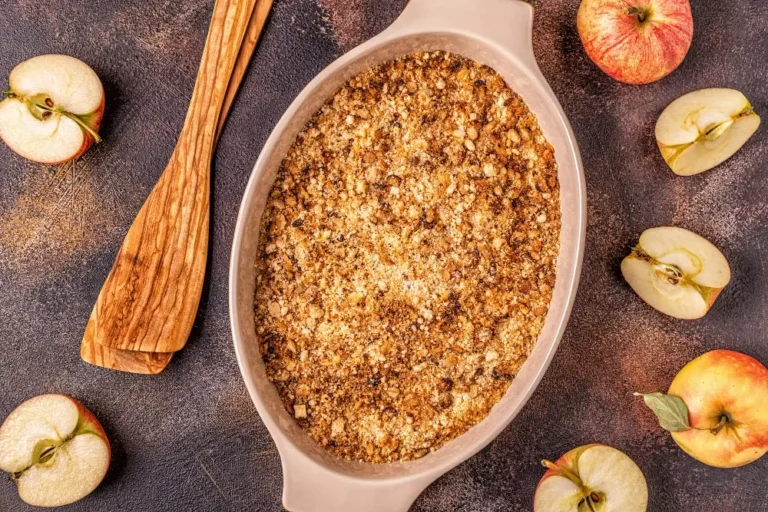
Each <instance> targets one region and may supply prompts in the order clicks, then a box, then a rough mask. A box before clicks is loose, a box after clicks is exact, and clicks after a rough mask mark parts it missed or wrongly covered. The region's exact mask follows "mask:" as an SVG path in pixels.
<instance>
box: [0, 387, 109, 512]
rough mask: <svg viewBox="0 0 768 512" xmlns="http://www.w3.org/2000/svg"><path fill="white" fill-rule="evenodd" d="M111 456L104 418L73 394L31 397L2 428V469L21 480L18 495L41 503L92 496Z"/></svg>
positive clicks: (47, 504) (51, 504) (59, 503)
mask: <svg viewBox="0 0 768 512" xmlns="http://www.w3.org/2000/svg"><path fill="white" fill-rule="evenodd" d="M110 454H111V452H110V446H109V441H108V440H107V436H106V434H105V433H104V429H103V428H102V427H101V424H100V423H99V420H97V419H96V417H95V416H94V415H93V414H92V413H91V412H90V411H89V410H88V409H86V408H85V406H83V404H81V403H80V402H78V401H77V400H74V399H73V398H70V397H68V396H64V395H40V396H36V397H34V398H31V399H29V400H27V401H26V402H24V403H23V404H21V405H19V406H18V407H17V408H16V409H14V410H13V411H12V412H11V414H10V415H9V416H8V418H6V420H5V422H3V425H2V426H0V470H2V471H7V472H8V473H10V475H11V479H12V480H15V481H16V484H17V485H18V490H19V497H21V499H22V500H23V501H25V502H26V503H28V504H30V505H34V506H37V507H60V506H63V505H68V504H70V503H73V502H75V501H77V500H79V499H81V498H83V497H85V496H87V495H88V494H90V493H91V492H92V491H93V490H94V489H96V487H98V486H99V484H100V483H101V481H102V480H103V479H104V476H105V475H106V474H107V469H108V468H109V461H110Z"/></svg>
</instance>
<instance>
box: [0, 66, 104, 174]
mask: <svg viewBox="0 0 768 512" xmlns="http://www.w3.org/2000/svg"><path fill="white" fill-rule="evenodd" d="M8 82H9V86H10V90H8V91H6V92H5V96H6V97H5V99H4V100H3V101H2V102H0V138H2V139H3V140H4V141H5V143H6V144H8V147H10V148H11V149H12V150H13V151H15V152H16V153H18V154H20V155H21V156H23V157H24V158H28V159H30V160H33V161H35V162H40V163H44V164H55V163H62V162H68V161H70V160H74V159H75V158H78V157H79V156H80V155H82V154H83V153H85V152H86V151H87V150H88V148H89V147H91V144H93V143H94V142H99V141H100V140H101V139H100V138H99V134H98V130H99V126H100V125H101V119H102V117H103V114H104V88H103V87H102V85H101V81H100V80H99V77H98V76H97V75H96V73H95V72H94V71H93V70H92V69H91V68H90V67H89V66H88V65H87V64H85V63H84V62H82V61H80V60H78V59H76V58H74V57H69V56H67V55H40V56H38V57H33V58H31V59H29V60H27V61H24V62H22V63H21V64H19V65H18V66H16V67H15V68H13V71H11V75H10V77H9V78H8Z"/></svg>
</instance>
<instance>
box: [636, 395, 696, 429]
mask: <svg viewBox="0 0 768 512" xmlns="http://www.w3.org/2000/svg"><path fill="white" fill-rule="evenodd" d="M635 396H642V397H643V401H644V402H645V405H647V406H648V407H650V409H651V410H652V411H653V412H654V413H655V414H656V417H657V418H658V419H659V425H661V428H663V429H664V430H668V431H669V432H681V431H683V430H689V429H690V428H691V424H690V423H689V422H688V407H687V406H686V405H685V402H683V399H682V398H680V397H679V396H675V395H666V394H664V393H658V392H656V393H635Z"/></svg>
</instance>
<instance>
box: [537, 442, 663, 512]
mask: <svg viewBox="0 0 768 512" xmlns="http://www.w3.org/2000/svg"><path fill="white" fill-rule="evenodd" d="M543 464H544V466H545V467H547V468H548V471H547V472H546V473H544V476H543V477H542V479H541V481H540V482H539V485H538V487H537V488H536V495H535V496H534V498H533V510H534V512H645V510H646V508H647V506H648V486H647V484H646V482H645V476H643V472H642V471H640V468H639V467H637V464H635V463H634V461H633V460H632V459H630V458H629V457H628V456H627V455H626V454H624V453H623V452H621V451H619V450H617V449H615V448H611V447H610V446H605V445H602V444H588V445H585V446H580V447H579V448H575V449H573V450H571V451H569V452H568V453H566V454H565V455H563V456H562V457H560V458H559V459H558V460H557V462H550V461H547V460H545V461H543Z"/></svg>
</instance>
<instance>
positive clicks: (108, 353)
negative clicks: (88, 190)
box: [80, 0, 272, 375]
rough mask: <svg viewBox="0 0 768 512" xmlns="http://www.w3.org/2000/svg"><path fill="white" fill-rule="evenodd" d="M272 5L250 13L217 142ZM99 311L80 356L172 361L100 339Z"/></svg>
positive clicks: (146, 366) (117, 362)
mask: <svg viewBox="0 0 768 512" xmlns="http://www.w3.org/2000/svg"><path fill="white" fill-rule="evenodd" d="M271 8H272V0H258V2H257V3H256V7H255V8H254V10H253V13H252V14H251V18H250V21H249V22H248V28H247V30H246V34H245V37H244V39H243V43H242V46H241V47H240V52H239V53H238V55H237V60H236V62H235V67H234V71H233V73H232V76H231V78H230V81H229V85H228V87H227V92H226V94H225V97H224V104H223V106H222V109H221V115H220V116H219V121H218V124H217V128H216V139H215V141H216V142H217V141H218V139H219V137H220V136H221V133H222V131H223V130H224V125H225V122H226V118H227V114H228V113H229V111H230V109H231V108H232V104H233V102H234V100H235V97H236V95H237V91H238V89H239V88H240V84H241V83H242V80H243V78H244V76H245V72H246V71H247V69H248V64H249V63H250V60H251V56H252V55H253V52H254V50H255V49H256V45H257V43H258V40H259V36H260V35H261V31H262V30H263V28H264V24H265V23H266V20H267V17H268V16H269V12H270V10H271ZM96 314H97V313H96V308H95V307H94V309H93V312H92V313H91V317H90V318H89V319H88V324H87V325H86V328H85V334H84V336H83V341H82V343H81V346H80V356H81V357H82V359H83V360H84V361H86V362H87V363H90V364H93V365H96V366H101V367H104V368H109V369H112V370H119V371H125V372H130V373H141V374H149V375H154V374H157V373H160V372H162V371H163V370H164V369H165V367H166V366H167V365H168V363H170V361H171V358H172V357H173V352H139V351H134V350H124V349H119V348H110V347H108V346H105V345H101V344H99V343H97V342H96V341H95V338H94V335H95V326H96Z"/></svg>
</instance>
